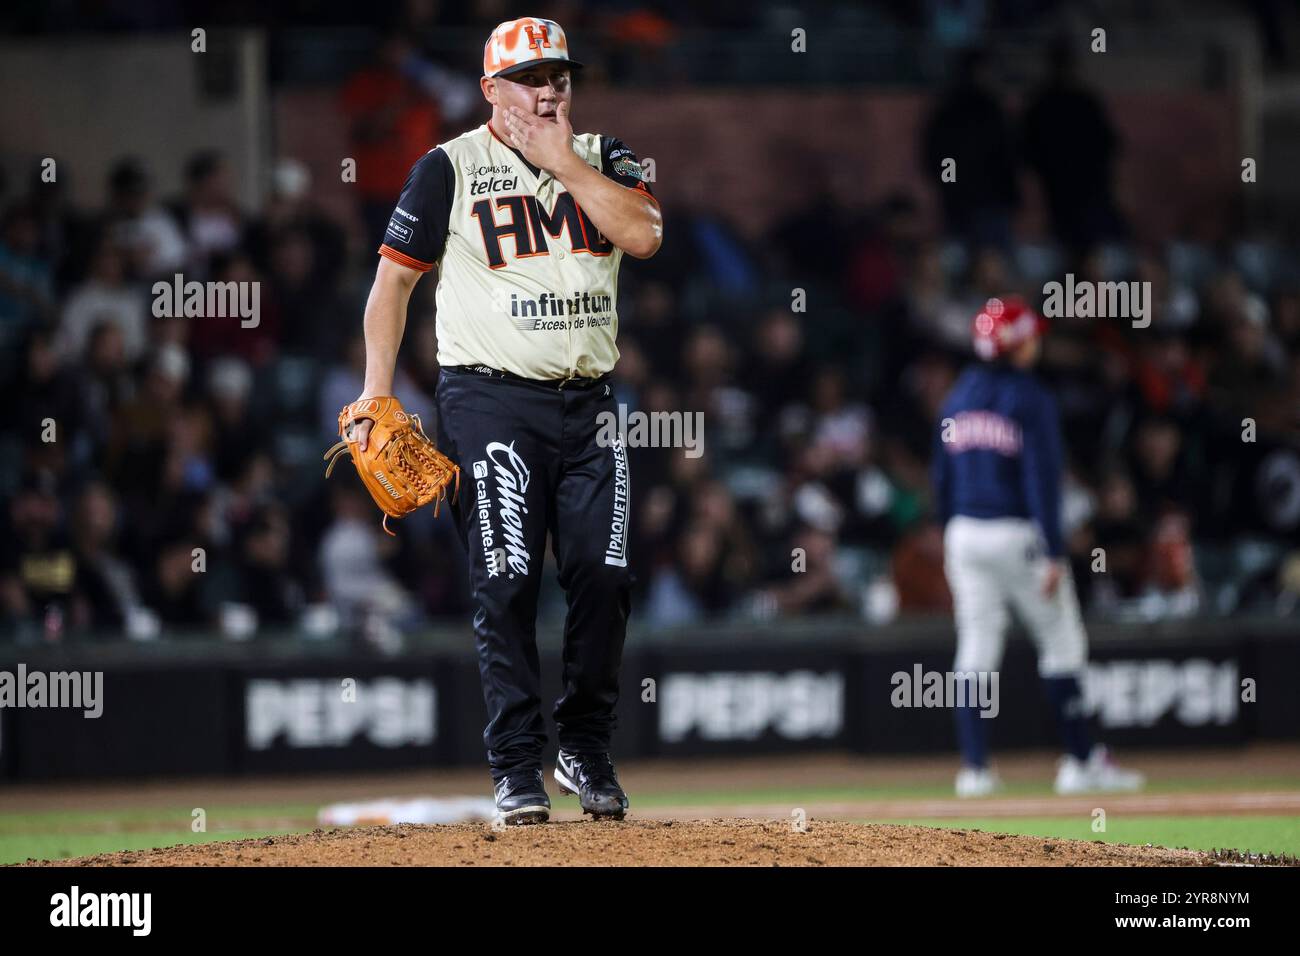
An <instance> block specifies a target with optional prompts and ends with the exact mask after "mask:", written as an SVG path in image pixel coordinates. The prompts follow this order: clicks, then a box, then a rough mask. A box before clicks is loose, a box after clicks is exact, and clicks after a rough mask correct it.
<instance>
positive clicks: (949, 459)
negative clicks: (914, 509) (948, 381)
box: [930, 364, 1065, 557]
mask: <svg viewBox="0 0 1300 956" xmlns="http://www.w3.org/2000/svg"><path fill="white" fill-rule="evenodd" d="M939 418H940V421H939V426H938V428H937V430H936V433H935V439H934V453H933V459H932V460H931V464H930V471H931V478H932V480H933V482H934V500H935V508H936V511H937V516H938V519H939V521H940V523H942V524H947V522H948V519H949V518H951V517H952V516H953V515H967V516H969V517H972V518H1030V519H1032V520H1034V521H1036V522H1037V523H1038V526H1039V527H1040V528H1041V529H1042V532H1043V538H1044V540H1045V541H1046V544H1047V551H1048V554H1050V555H1051V556H1052V557H1061V556H1063V555H1064V554H1065V542H1064V540H1063V538H1062V536H1061V467H1062V466H1061V425H1060V419H1059V416H1058V414H1057V410H1056V400H1055V399H1054V398H1053V397H1052V394H1051V393H1050V392H1049V391H1048V390H1047V389H1046V388H1045V387H1044V386H1043V385H1042V384H1041V383H1040V382H1039V381H1038V379H1036V378H1035V377H1034V376H1033V375H1031V374H1030V373H1029V372H1027V371H1023V370H1021V369H1017V368H1014V367H1012V366H1009V365H999V364H979V365H972V366H971V367H969V368H967V369H966V370H965V371H964V372H963V373H962V374H961V377H960V378H959V379H957V384H956V385H954V386H953V389H952V391H951V392H950V393H949V395H948V397H947V399H945V400H944V403H943V411H942V412H941V413H940V415H939ZM949 419H950V420H951V421H950V422H949V421H948V420H949ZM945 431H946V432H947V434H946V436H945ZM945 438H946V440H945Z"/></svg>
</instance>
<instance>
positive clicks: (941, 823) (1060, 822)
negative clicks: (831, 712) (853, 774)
mask: <svg viewBox="0 0 1300 956" xmlns="http://www.w3.org/2000/svg"><path fill="white" fill-rule="evenodd" d="M1297 786H1300V781H1297V780H1296V778H1294V777H1291V778H1267V777H1259V778H1252V779H1249V780H1242V779H1236V780H1232V781H1230V782H1229V781H1226V780H1223V779H1207V780H1178V781H1173V782H1170V783H1164V784H1159V785H1156V786H1153V787H1151V788H1150V789H1149V790H1148V791H1147V792H1149V793H1153V794H1160V793H1188V792H1202V793H1214V792H1231V791H1235V792H1241V791H1244V790H1256V791H1258V790H1295V789H1296V788H1297ZM1048 792H1049V791H1048V790H1047V788H1046V787H1044V786H1042V785H1019V786H1017V785H1011V786H1009V787H1008V788H1007V789H1006V790H1005V791H1004V793H1003V794H1002V795H1003V796H1010V797H1015V796H1025V797H1040V796H1046V795H1048ZM951 795H952V791H951V789H949V788H948V787H937V786H935V787H917V786H893V787H881V786H874V787H852V788H848V787H824V786H823V787H817V786H810V787H807V788H800V789H798V790H793V789H790V788H762V789H747V790H727V791H720V790H681V791H677V792H671V793H657V794H654V795H646V796H644V797H640V798H638V797H637V796H636V795H635V794H633V810H634V812H635V810H636V808H637V807H641V808H644V809H646V810H656V809H664V808H669V807H683V806H708V807H717V808H720V809H722V810H725V808H727V807H740V806H744V805H765V806H789V807H797V806H801V805H804V804H813V803H828V802H835V803H846V802H853V801H859V800H900V799H903V800H905V799H917V800H921V799H934V798H946V797H950V796H951ZM564 806H565V804H562V803H557V804H556V807H557V809H558V808H561V807H564ZM317 809H318V808H317V806H316V805H315V804H306V803H282V804H271V805H267V804H256V805H254V804H248V805H237V804H232V805H225V806H213V807H209V808H207V827H208V830H207V832H205V833H194V832H192V831H191V829H190V820H191V818H190V808H188V807H178V808H177V809H176V810H175V812H174V813H169V812H167V811H166V810H158V809H143V808H139V809H129V810H115V811H105V812H93V811H75V812H71V811H57V812H55V811H51V812H31V813H22V814H6V815H0V864H4V863H20V862H24V861H26V860H27V859H28V858H35V859H52V860H58V859H67V858H69V857H76V856H87V855H90V854H96V853H108V852H113V851H117V850H138V849H148V848H152V847H161V846H171V845H174V844H178V843H201V842H206V841H213V840H238V839H247V838H252V837H260V836H273V835H278V834H282V833H293V832H300V831H310V830H312V829H314V827H315V825H316V824H315V819H316V811H317ZM971 809H972V814H973V815H972V816H971V817H970V818H960V819H952V818H948V819H921V818H918V819H912V820H900V819H891V820H872V821H869V822H880V823H912V824H920V825H925V826H937V827H951V828H960V829H979V830H989V831H995V832H1003V833H1016V834H1025V835H1033V836H1043V837H1058V838H1061V839H1076V840H1102V841H1107V842H1114V843H1131V844H1139V845H1141V844H1146V843H1151V844H1155V845H1157V846H1166V847H1187V848H1191V849H1202V850H1212V849H1220V848H1228V849H1238V850H1245V851H1250V852H1257V853H1258V852H1267V853H1288V854H1292V855H1300V817H1294V816H1264V815H1258V816H1219V817H1215V816H1178V815H1153V816H1137V815H1128V816H1125V815H1120V814H1116V813H1112V814H1110V816H1109V817H1108V818H1107V820H1106V830H1105V832H1102V833H1097V832H1093V830H1092V826H1091V821H1090V820H1089V819H1087V818H1080V817H1079V816H1078V815H1077V814H1075V815H1073V816H1069V817H1065V816H1062V817H1043V816H1035V817H1017V818H997V819H985V818H980V817H979V815H978V803H975V804H973V805H972V807H971ZM864 822H868V821H866V820H864Z"/></svg>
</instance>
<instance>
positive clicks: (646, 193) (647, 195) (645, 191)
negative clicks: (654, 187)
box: [627, 183, 663, 209]
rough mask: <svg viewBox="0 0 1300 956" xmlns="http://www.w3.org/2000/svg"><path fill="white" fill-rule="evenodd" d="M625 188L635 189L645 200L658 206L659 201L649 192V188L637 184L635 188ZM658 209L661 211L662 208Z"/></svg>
mask: <svg viewBox="0 0 1300 956" xmlns="http://www.w3.org/2000/svg"><path fill="white" fill-rule="evenodd" d="M627 188H630V189H635V190H636V191H637V192H639V193H640V194H641V195H643V196H645V198H646V199H649V200H650V201H651V202H652V203H654V204H655V205H656V206H659V200H658V199H656V198H655V194H654V193H652V192H651V191H650V187H649V186H647V185H646V184H645V183H637V184H636V185H635V186H630V187H627ZM659 208H660V209H662V208H663V207H662V206H659Z"/></svg>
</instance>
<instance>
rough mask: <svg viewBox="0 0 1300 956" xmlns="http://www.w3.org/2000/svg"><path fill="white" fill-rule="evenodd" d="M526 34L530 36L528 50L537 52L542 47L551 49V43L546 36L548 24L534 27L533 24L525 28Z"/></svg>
mask: <svg viewBox="0 0 1300 956" xmlns="http://www.w3.org/2000/svg"><path fill="white" fill-rule="evenodd" d="M524 32H525V33H527V34H528V49H530V50H536V49H539V48H540V47H546V48H547V49H550V46H551V41H550V38H549V37H548V36H547V35H546V24H545V23H539V24H538V25H537V26H533V25H532V24H531V23H530V24H527V25H526V26H525V27H524Z"/></svg>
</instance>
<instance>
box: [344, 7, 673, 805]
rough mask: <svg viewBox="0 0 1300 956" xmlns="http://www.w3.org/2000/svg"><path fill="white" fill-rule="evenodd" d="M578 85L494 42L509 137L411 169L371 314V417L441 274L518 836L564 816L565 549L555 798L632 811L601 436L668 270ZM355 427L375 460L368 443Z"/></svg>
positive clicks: (554, 52) (498, 35) (447, 378)
mask: <svg viewBox="0 0 1300 956" xmlns="http://www.w3.org/2000/svg"><path fill="white" fill-rule="evenodd" d="M580 66H581V64H579V63H576V62H574V61H573V60H571V59H570V58H569V50H568V42H567V40H566V38H565V35H564V31H563V30H562V29H561V28H560V25H559V24H558V23H555V22H554V21H552V20H542V19H538V18H535V17H524V18H522V19H518V20H509V21H506V22H505V23H502V24H501V25H499V26H498V27H497V28H496V29H495V30H493V31H492V34H491V36H490V37H488V41H487V44H486V45H485V46H484V49H483V78H482V80H481V81H480V85H481V87H482V91H483V96H484V98H486V99H487V101H488V103H490V104H491V106H492V116H491V118H490V119H489V120H488V121H487V122H486V123H484V124H483V125H482V126H480V127H478V128H477V129H474V130H471V131H470V132H468V133H465V134H464V135H462V136H458V137H457V138H455V139H453V140H451V141H450V142H447V143H443V144H441V145H440V146H438V147H437V148H436V149H433V150H430V151H429V152H428V153H427V154H425V156H424V157H422V158H421V159H420V160H419V161H418V162H417V163H416V164H415V166H414V167H413V168H412V170H411V172H410V175H409V176H408V178H407V181H406V185H405V187H404V188H403V190H402V194H401V196H400V197H399V198H398V200H397V206H396V208H395V209H394V210H393V215H392V219H391V220H390V222H389V223H388V228H387V232H386V234H385V236H384V240H383V244H382V245H381V246H380V247H379V254H380V259H379V267H378V271H377V273H376V275H375V282H374V286H373V287H372V289H371V291H370V298H369V301H368V303H367V305H366V314H365V334H366V379H365V390H364V392H363V394H362V395H361V396H360V397H359V399H358V403H363V402H365V401H367V400H370V399H374V398H376V397H384V396H389V395H390V394H391V390H392V381H393V368H394V363H395V361H396V358H397V350H398V346H399V344H400V342H401V340H402V332H403V328H404V327H405V323H406V309H407V302H408V300H409V298H410V295H411V290H412V288H413V287H414V286H415V283H416V282H418V281H419V279H420V277H421V276H422V275H424V273H426V272H429V271H430V270H432V269H434V268H436V269H437V270H438V285H437V291H436V300H437V306H438V318H437V336H438V362H439V365H440V366H441V369H442V371H441V377H440V379H439V382H438V387H437V408H438V429H437V447H438V449H439V450H440V452H442V453H445V455H446V456H447V457H448V458H449V459H450V461H451V462H452V463H454V465H455V468H456V469H457V471H456V472H455V474H457V475H458V476H460V478H461V480H462V487H461V488H460V491H459V493H458V494H457V495H456V496H455V498H454V504H453V514H454V517H455V521H456V526H457V529H458V531H459V533H460V535H461V537H462V538H463V540H464V542H465V546H466V548H467V549H468V553H469V563H470V572H469V584H470V590H471V592H472V596H473V602H474V605H475V607H476V610H475V613H474V635H475V642H476V646H477V649H478V660H479V675H480V678H481V680H482V685H483V699H484V701H485V702H486V704H487V712H488V723H487V728H486V730H485V731H484V734H483V739H484V743H485V744H486V745H487V755H488V763H489V766H490V769H491V772H492V778H493V781H494V784H495V792H496V805H497V811H498V813H499V815H500V816H501V817H502V818H503V819H504V820H505V821H506V822H507V823H510V824H520V823H540V822H545V821H546V820H547V819H548V817H549V811H550V800H549V799H548V797H547V795H546V789H545V786H544V784H543V780H542V770H541V762H542V748H543V746H544V745H545V743H546V734H545V728H544V724H543V721H542V713H541V700H540V677H539V672H538V655H537V644H536V616H537V598H538V588H539V586H540V584H541V577H542V563H543V557H544V554H543V552H544V548H545V545H546V536H547V532H550V534H551V537H552V543H553V550H554V554H555V559H556V562H557V566H558V569H559V580H560V584H561V585H562V586H563V588H564V590H565V593H566V596H567V600H568V617H567V620H566V621H565V626H564V673H563V685H564V690H563V694H562V696H561V697H560V699H559V700H558V701H557V702H556V704H555V709H554V711H553V716H554V719H555V724H556V730H557V733H558V736H559V745H560V753H559V760H558V765H557V767H556V769H555V779H556V780H557V781H558V783H559V786H560V790H561V792H562V793H571V794H577V795H578V797H579V800H580V803H581V806H582V809H583V811H584V812H586V813H590V814H592V815H593V817H596V818H601V817H610V818H615V819H621V818H622V816H623V814H624V812H625V811H626V809H627V805H628V801H627V796H626V794H625V793H624V792H623V789H622V787H621V786H620V785H619V781H618V777H617V775H616V774H615V770H614V765H613V763H612V762H611V760H610V755H609V750H610V736H611V733H612V731H613V729H614V723H615V718H614V705H615V702H616V701H617V699H618V687H619V668H620V664H621V660H622V653H623V640H624V635H625V631H626V627H627V617H628V608H629V601H628V592H629V583H630V582H629V569H628V561H627V556H628V540H627V535H628V508H629V500H630V494H631V485H630V475H629V473H628V461H627V454H626V450H625V448H624V447H623V445H622V443H621V439H616V440H614V441H612V442H610V441H599V440H598V437H597V436H598V429H597V416H598V415H599V414H600V413H601V412H610V413H612V414H617V409H616V406H615V402H614V398H613V390H612V388H611V386H610V373H611V371H612V370H613V368H614V365H615V363H616V362H617V361H618V354H619V353H618V348H617V347H616V346H615V339H616V337H617V334H618V311H617V285H618V268H619V264H620V262H621V261H622V258H623V254H624V253H627V254H629V255H632V256H635V257H637V258H640V259H644V258H649V257H650V256H653V255H654V254H655V252H656V251H657V250H658V249H659V244H660V241H661V238H662V219H661V217H660V212H659V206H658V202H657V200H655V198H654V197H653V195H652V194H651V190H650V186H649V184H648V183H647V181H646V178H645V176H644V174H643V171H642V167H641V164H640V162H639V161H638V160H637V157H636V156H635V155H633V153H632V151H631V150H630V149H629V148H628V147H627V146H625V145H624V144H623V143H622V142H620V141H619V140H617V139H615V138H614V137H612V136H601V135H598V134H596V133H574V131H573V127H572V126H571V125H570V106H571V103H572V96H573V91H572V86H571V82H572V77H573V73H574V71H575V70H577V69H578V68H579V67H580ZM354 404H357V403H354ZM350 407H352V406H350ZM360 407H361V408H362V409H363V410H364V408H365V407H367V406H365V405H364V404H362V405H361V406H360ZM345 412H346V410H345ZM352 417H353V418H355V420H356V433H357V434H356V437H357V439H358V441H359V443H360V446H361V447H362V448H363V449H364V447H365V442H366V439H367V434H366V432H367V429H369V428H370V427H372V425H371V423H370V422H369V421H367V420H365V418H364V417H363V416H362V415H360V414H355V413H353V416H352ZM444 474H446V471H445V470H444Z"/></svg>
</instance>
